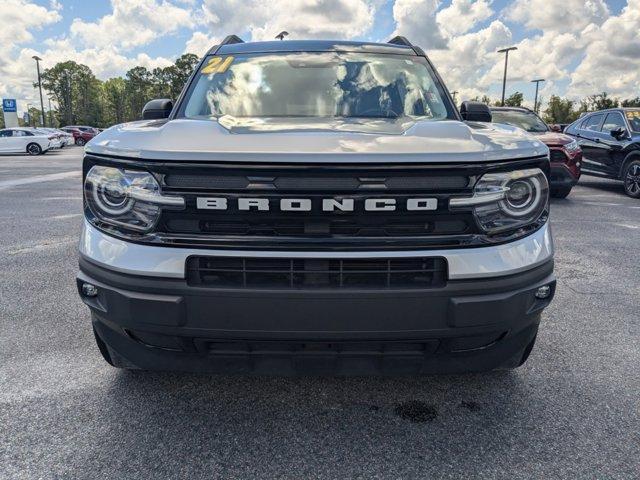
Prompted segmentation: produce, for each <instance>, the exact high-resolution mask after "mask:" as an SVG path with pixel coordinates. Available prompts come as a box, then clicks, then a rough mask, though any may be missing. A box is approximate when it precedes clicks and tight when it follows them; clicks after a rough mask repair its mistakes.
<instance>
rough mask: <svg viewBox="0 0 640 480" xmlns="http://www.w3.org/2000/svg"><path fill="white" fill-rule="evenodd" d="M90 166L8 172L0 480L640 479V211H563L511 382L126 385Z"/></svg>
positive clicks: (606, 188) (159, 381)
mask: <svg viewBox="0 0 640 480" xmlns="http://www.w3.org/2000/svg"><path fill="white" fill-rule="evenodd" d="M81 155H82V151H81V149H80V148H77V147H72V148H70V149H68V150H64V151H58V152H53V153H50V154H47V155H44V156H40V157H25V156H4V157H0V225H1V226H2V227H1V228H0V272H1V273H0V329H1V330H0V386H1V388H0V426H1V427H0V432H1V433H0V478H2V479H22V478H24V479H34V478H44V479H49V478H69V479H76V478H78V479H85V478H87V479H89V478H91V479H97V478H118V479H124V478H213V477H224V478H272V477H278V478H452V479H454V478H455V479H458V478H483V479H485V478H486V479H494V478H500V479H503V478H504V479H533V478H580V479H590V478H594V479H595V478H598V479H632V478H638V477H639V476H640V418H639V417H640V375H639V373H638V372H639V369H640V346H639V340H640V314H639V311H640V301H639V300H638V299H639V298H640V270H639V265H640V248H638V246H639V245H640V201H638V200H633V199H630V198H627V197H625V196H624V194H623V193H622V188H621V186H620V185H618V184H617V183H615V182H610V181H606V180H599V179H596V178H593V177H584V178H583V180H582V181H581V183H580V185H579V186H578V187H577V188H576V189H575V190H574V192H573V193H572V194H571V195H570V196H569V198H568V199H567V200H561V201H554V202H553V205H552V224H553V229H554V235H555V240H556V247H557V254H556V266H557V268H556V271H557V276H558V291H557V295H556V299H555V301H554V303H553V304H552V306H551V307H550V308H549V309H548V310H547V311H546V312H545V315H544V319H543V323H542V325H541V329H540V333H539V335H538V342H537V345H536V348H535V349H534V351H533V353H532V355H531V357H530V359H529V361H528V362H527V364H526V365H525V366H524V367H522V368H520V369H518V370H516V371H514V372H498V373H490V374H482V375H460V376H439V377H421V378H412V377H400V378H346V379H345V378H268V377H267V378H265V377H226V376H211V375H180V374H165V373H145V372H122V371H118V370H115V369H113V368H111V367H109V366H108V365H107V364H106V363H105V362H104V361H103V360H102V358H101V357H100V354H99V352H98V350H97V348H96V347H95V343H94V339H93V335H92V332H91V328H90V324H89V315H88V310H87V309H86V308H85V307H84V305H83V304H82V303H81V302H80V300H79V299H78V296H77V293H76V290H75V283H74V277H75V273H76V268H77V254H76V243H77V238H78V234H79V231H80V225H81V220H82V216H81V195H82V194H81V184H80V166H81ZM51 175H54V176H53V177H52V176H51Z"/></svg>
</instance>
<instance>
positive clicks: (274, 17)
mask: <svg viewBox="0 0 640 480" xmlns="http://www.w3.org/2000/svg"><path fill="white" fill-rule="evenodd" d="M374 14H375V6H374V4H373V2H370V1H366V0H227V1H224V2H221V1H219V0H204V2H203V5H202V20H203V22H204V23H205V24H206V25H208V26H209V27H210V28H209V30H210V31H211V32H212V34H213V35H214V36H216V37H220V38H222V37H224V36H225V35H227V34H231V33H236V34H239V33H243V32H249V33H250V35H251V39H252V40H273V38H274V37H275V36H276V35H277V34H278V33H280V32H281V31H282V30H286V31H288V32H289V34H290V36H289V38H294V39H307V38H329V39H330V38H339V39H345V38H353V37H355V36H357V35H363V34H364V33H366V32H367V31H368V30H369V29H370V28H371V27H372V26H373V20H374Z"/></svg>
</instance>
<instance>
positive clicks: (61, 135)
mask: <svg viewBox="0 0 640 480" xmlns="http://www.w3.org/2000/svg"><path fill="white" fill-rule="evenodd" d="M37 130H40V131H42V132H47V133H48V134H51V135H53V136H55V137H56V139H57V140H58V141H59V144H60V145H59V146H58V147H55V148H63V147H67V146H69V145H73V144H74V143H75V139H74V138H73V135H71V134H70V133H67V132H63V131H62V130H60V129H58V128H47V127H38V128H37Z"/></svg>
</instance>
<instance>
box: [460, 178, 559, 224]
mask: <svg viewBox="0 0 640 480" xmlns="http://www.w3.org/2000/svg"><path fill="white" fill-rule="evenodd" d="M548 203H549V183H548V181H547V177H546V175H545V174H544V172H543V171H542V170H540V169H539V168H529V169H526V170H514V171H511V172H499V173H487V174H485V175H483V176H482V177H481V178H480V180H478V182H477V183H476V186H475V188H474V194H473V196H472V197H465V198H453V199H451V201H450V207H451V208H452V209H456V208H468V207H473V213H474V215H475V218H476V220H477V222H478V225H479V226H480V227H481V228H482V230H484V231H485V232H486V233H488V234H490V235H491V234H497V233H501V232H505V231H508V230H514V229H518V228H521V227H526V226H528V225H531V224H533V223H535V222H536V221H537V220H538V219H539V218H540V217H541V216H542V215H543V214H544V213H545V212H546V211H547V208H548Z"/></svg>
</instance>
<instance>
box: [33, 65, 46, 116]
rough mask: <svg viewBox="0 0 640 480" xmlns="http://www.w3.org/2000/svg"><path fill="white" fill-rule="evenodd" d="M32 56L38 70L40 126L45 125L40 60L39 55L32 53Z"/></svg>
mask: <svg viewBox="0 0 640 480" xmlns="http://www.w3.org/2000/svg"><path fill="white" fill-rule="evenodd" d="M31 58H33V59H34V60H35V61H36V69H37V70H38V89H39V90H40V112H41V113H42V117H40V118H41V119H42V126H43V127H46V126H47V125H46V122H45V118H44V101H43V100H42V82H41V81H40V61H41V60H42V59H41V58H40V57H39V56H37V55H34V56H33V57H31Z"/></svg>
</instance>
